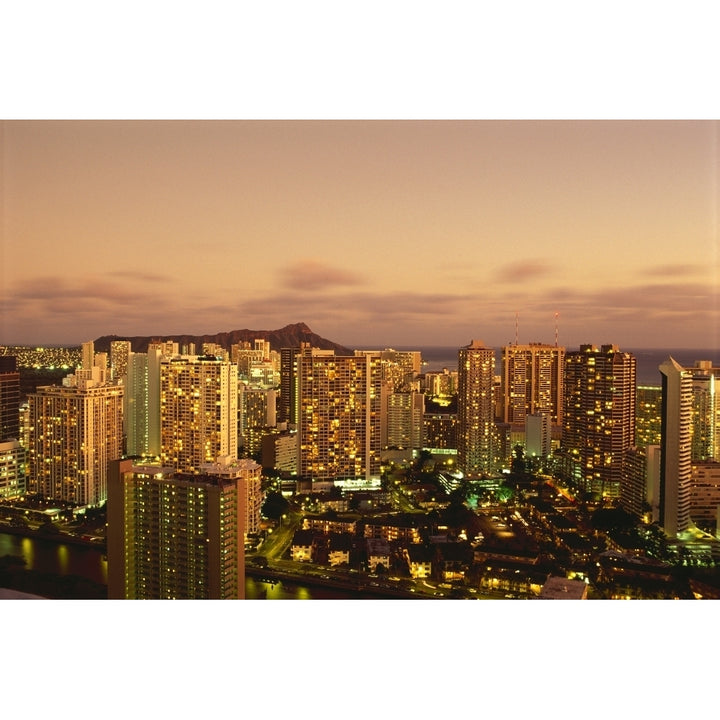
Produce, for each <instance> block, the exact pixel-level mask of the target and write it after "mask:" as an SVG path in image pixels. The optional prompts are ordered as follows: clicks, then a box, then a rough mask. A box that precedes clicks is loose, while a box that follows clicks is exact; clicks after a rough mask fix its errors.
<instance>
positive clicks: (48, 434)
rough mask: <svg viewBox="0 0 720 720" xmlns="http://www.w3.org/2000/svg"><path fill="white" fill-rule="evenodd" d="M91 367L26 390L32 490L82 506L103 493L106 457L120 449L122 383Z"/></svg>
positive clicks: (100, 499) (100, 498) (95, 501)
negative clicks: (60, 380)
mask: <svg viewBox="0 0 720 720" xmlns="http://www.w3.org/2000/svg"><path fill="white" fill-rule="evenodd" d="M93 370H98V368H93ZM93 370H78V371H77V372H76V373H75V375H70V376H68V377H67V378H65V380H64V381H63V383H64V384H63V385H62V386H54V385H53V386H44V387H38V388H37V390H36V392H34V393H31V394H30V395H29V406H30V420H29V422H30V440H29V444H30V447H29V465H30V472H29V483H28V486H29V487H28V489H29V491H30V492H35V493H39V494H40V495H42V496H43V497H46V498H54V499H57V500H64V501H66V502H70V503H74V504H76V505H86V506H97V505H101V504H102V503H104V502H105V500H106V499H107V468H108V463H109V462H111V461H112V460H117V459H118V458H120V457H122V452H123V388H122V386H117V385H108V384H105V383H103V382H100V381H98V379H97V377H98V376H99V373H97V372H96V373H94V375H95V379H93Z"/></svg>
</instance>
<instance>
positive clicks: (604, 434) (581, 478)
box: [562, 345, 637, 498]
mask: <svg viewBox="0 0 720 720" xmlns="http://www.w3.org/2000/svg"><path fill="white" fill-rule="evenodd" d="M636 368H637V362H636V359H635V357H634V356H633V355H632V354H631V353H627V352H620V351H619V350H618V348H617V346H616V345H603V346H602V347H601V348H600V349H599V350H598V349H597V348H596V347H594V346H592V345H581V346H580V349H579V350H578V351H576V352H570V353H567V355H566V357H565V411H564V418H563V430H562V448H563V450H564V451H565V452H566V453H567V454H568V455H569V457H570V458H571V461H572V465H573V472H572V475H573V479H574V481H575V482H576V484H578V485H579V487H580V488H582V489H583V490H586V491H588V492H593V493H597V494H599V495H602V496H607V497H615V498H617V497H619V496H620V485H621V482H622V472H623V462H624V455H625V452H626V451H627V450H629V449H630V448H631V447H633V446H634V444H635V415H636V411H635V402H636V396H635V390H636V373H637V369H636Z"/></svg>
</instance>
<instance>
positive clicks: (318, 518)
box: [303, 513, 357, 535]
mask: <svg viewBox="0 0 720 720" xmlns="http://www.w3.org/2000/svg"><path fill="white" fill-rule="evenodd" d="M356 528H357V518H356V517H355V516H349V517H341V516H338V515H337V513H323V514H322V515H306V516H305V517H304V518H303V530H316V531H317V532H322V533H325V534H328V533H348V534H351V535H354V534H355V530H356Z"/></svg>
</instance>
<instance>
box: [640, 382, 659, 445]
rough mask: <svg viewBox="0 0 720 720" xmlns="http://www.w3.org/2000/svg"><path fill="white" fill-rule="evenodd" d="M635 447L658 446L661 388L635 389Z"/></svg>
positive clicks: (645, 387) (641, 386) (651, 386)
mask: <svg viewBox="0 0 720 720" xmlns="http://www.w3.org/2000/svg"><path fill="white" fill-rule="evenodd" d="M636 395H637V402H636V408H637V410H636V418H635V445H637V446H638V447H640V448H642V447H645V446H646V445H659V444H660V434H661V427H662V388H661V387H660V386H659V385H658V386H655V385H640V386H638V389H637V393H636Z"/></svg>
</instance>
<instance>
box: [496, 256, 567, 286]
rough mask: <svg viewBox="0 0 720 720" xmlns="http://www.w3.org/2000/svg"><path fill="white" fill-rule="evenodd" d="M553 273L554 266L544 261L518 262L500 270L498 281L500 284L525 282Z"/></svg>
mask: <svg viewBox="0 0 720 720" xmlns="http://www.w3.org/2000/svg"><path fill="white" fill-rule="evenodd" d="M552 273H553V267H552V265H551V264H550V263H549V262H548V261H546V260H542V259H539V258H538V259H534V260H518V261H517V262H512V263H509V264H507V265H504V266H503V267H501V268H500V269H499V270H498V274H497V277H496V280H497V281H499V282H523V281H526V280H534V279H536V278H541V277H547V276H548V275H551V274H552Z"/></svg>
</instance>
